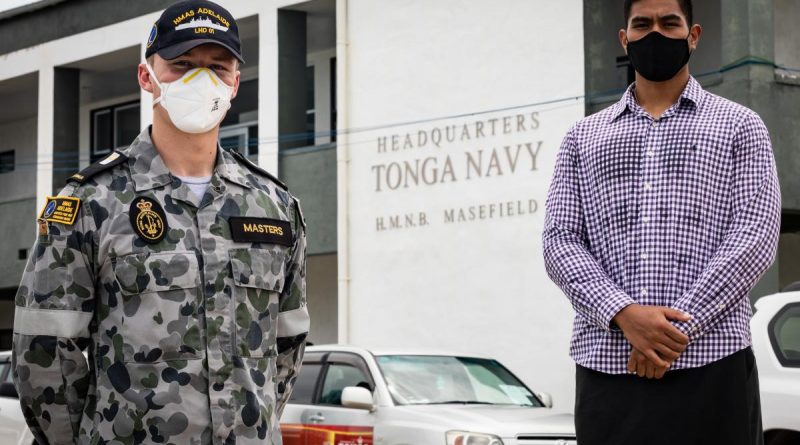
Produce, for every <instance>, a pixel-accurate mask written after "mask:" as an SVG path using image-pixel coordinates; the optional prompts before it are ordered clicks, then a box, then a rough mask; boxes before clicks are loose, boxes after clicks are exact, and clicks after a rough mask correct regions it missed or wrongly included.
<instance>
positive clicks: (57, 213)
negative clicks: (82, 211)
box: [39, 196, 81, 226]
mask: <svg viewBox="0 0 800 445" xmlns="http://www.w3.org/2000/svg"><path fill="white" fill-rule="evenodd" d="M80 207H81V199H80V198H76V197H74V196H48V197H47V202H45V204H44V208H43V209H42V212H41V213H40V214H39V219H43V220H46V221H50V222H55V223H61V224H66V225H68V226H69V225H72V224H73V223H74V222H75V218H76V217H77V216H78V209H79V208H80Z"/></svg>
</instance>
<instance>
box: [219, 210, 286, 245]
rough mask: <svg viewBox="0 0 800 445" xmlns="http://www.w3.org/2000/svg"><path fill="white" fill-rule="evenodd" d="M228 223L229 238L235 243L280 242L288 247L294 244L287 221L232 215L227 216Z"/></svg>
mask: <svg viewBox="0 0 800 445" xmlns="http://www.w3.org/2000/svg"><path fill="white" fill-rule="evenodd" d="M228 224H230V226H231V238H233V240H234V241H236V242H237V243H265V244H281V245H284V246H289V247H291V246H292V245H293V244H294V239H293V237H292V225H291V224H289V221H281V220H279V219H270V218H247V217H242V216H232V217H230V218H228Z"/></svg>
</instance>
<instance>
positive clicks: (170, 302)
mask: <svg viewBox="0 0 800 445" xmlns="http://www.w3.org/2000/svg"><path fill="white" fill-rule="evenodd" d="M113 267H114V275H115V278H116V282H117V284H118V285H119V294H118V295H119V297H120V299H121V301H117V307H116V308H115V309H113V310H112V312H111V314H110V315H111V316H112V317H114V318H115V319H116V320H117V323H118V324H119V326H120V328H119V333H120V335H121V336H122V349H123V356H124V357H125V360H126V361H129V362H130V361H133V362H139V363H154V362H160V361H166V360H189V359H195V358H201V357H202V356H203V354H204V351H205V349H206V348H205V334H204V332H203V325H202V323H201V318H202V314H203V310H204V307H203V304H202V293H201V292H200V276H199V273H198V262H197V257H196V256H195V254H194V252H189V251H181V252H168V253H138V254H131V255H125V256H122V257H118V258H117V259H116V260H115V261H114V263H113ZM115 347H117V346H115Z"/></svg>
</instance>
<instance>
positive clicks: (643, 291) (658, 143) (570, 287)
mask: <svg viewBox="0 0 800 445" xmlns="http://www.w3.org/2000/svg"><path fill="white" fill-rule="evenodd" d="M780 214H781V197H780V189H779V186H778V179H777V174H776V171H775V160H774V157H773V154H772V146H771V144H770V139H769V133H768V131H767V129H766V127H765V126H764V123H763V122H762V121H761V119H760V118H759V117H758V115H757V114H756V113H755V112H753V111H751V110H749V109H748V108H745V107H743V106H741V105H738V104H735V103H733V102H730V101H728V100H726V99H723V98H721V97H719V96H716V95H714V94H711V93H709V92H707V91H704V90H703V88H702V87H701V86H700V84H699V83H697V81H696V80H695V79H694V78H690V79H689V83H688V84H687V85H686V88H685V89H684V91H683V93H682V94H681V97H680V99H679V100H678V102H676V103H675V104H674V105H673V106H672V107H670V108H669V109H668V110H667V111H666V112H665V113H664V115H663V116H661V117H660V118H659V119H657V120H654V119H653V118H652V117H651V116H650V115H648V114H647V112H646V111H645V110H644V109H643V108H642V107H641V106H639V104H638V103H637V102H636V98H635V94H634V86H631V87H630V88H629V89H628V91H627V92H626V93H625V95H624V96H623V97H622V99H621V100H620V101H619V102H618V103H616V104H614V105H612V106H611V107H609V108H606V109H605V110H603V111H601V112H599V113H596V114H594V115H592V116H589V117H586V118H584V119H583V120H581V121H580V122H578V123H577V124H575V126H573V127H572V129H570V131H569V132H568V133H567V136H566V137H565V139H564V142H563V144H562V146H561V150H560V151H559V154H558V157H557V159H556V167H555V173H554V176H553V182H552V184H551V186H550V191H549V194H548V197H547V204H546V217H545V229H544V235H543V238H544V258H545V266H546V268H547V272H548V274H549V275H550V277H551V278H552V279H553V281H554V282H555V283H556V284H557V285H558V286H559V287H560V288H561V289H562V290H563V291H564V293H565V294H566V295H567V297H568V298H569V300H570V302H571V303H572V306H573V307H574V308H575V311H576V315H575V321H574V325H573V335H572V344H571V347H570V355H571V356H572V358H573V359H574V360H575V361H576V362H577V363H578V364H580V365H581V366H584V367H587V368H590V369H594V370H597V371H601V372H605V373H610V374H622V373H627V372H628V371H627V363H628V358H629V357H630V353H631V345H630V343H628V341H627V340H626V339H625V337H624V335H623V333H622V331H621V330H619V328H617V327H616V326H615V325H612V323H611V319H612V318H613V317H614V316H615V315H616V314H617V313H618V312H619V311H620V310H622V309H623V308H624V307H625V306H627V305H629V304H632V303H639V304H643V305H658V306H669V307H672V308H675V309H678V310H681V311H684V312H687V313H689V314H690V315H691V316H692V319H691V320H690V321H689V322H685V323H684V322H676V323H675V325H676V326H677V327H678V328H679V329H680V330H681V331H682V332H684V333H685V334H686V335H688V336H689V338H690V343H689V347H688V348H687V349H686V351H685V352H684V353H683V354H682V355H681V356H680V358H678V360H677V361H675V363H674V364H673V366H672V368H671V369H681V368H693V367H698V366H703V365H706V364H708V363H711V362H714V361H716V360H719V359H721V358H723V357H726V356H728V355H730V354H732V353H734V352H736V351H739V350H741V349H744V348H746V347H747V346H749V345H750V343H751V339H750V325H749V322H750V317H751V316H752V312H751V308H750V301H749V299H748V298H747V295H748V293H749V292H750V289H751V288H752V287H753V286H754V285H755V283H756V282H757V281H758V279H759V278H760V277H761V275H762V274H763V273H764V271H765V270H766V269H767V268H768V267H769V265H770V264H771V263H772V261H773V259H774V257H775V251H776V249H777V242H778V233H779V227H780Z"/></svg>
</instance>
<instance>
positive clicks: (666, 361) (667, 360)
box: [612, 304, 691, 379]
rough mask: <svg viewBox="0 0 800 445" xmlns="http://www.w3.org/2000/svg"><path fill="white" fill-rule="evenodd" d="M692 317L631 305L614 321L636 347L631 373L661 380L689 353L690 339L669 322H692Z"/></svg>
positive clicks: (631, 359) (632, 357) (630, 362)
mask: <svg viewBox="0 0 800 445" xmlns="http://www.w3.org/2000/svg"><path fill="white" fill-rule="evenodd" d="M689 319H691V316H690V315H689V314H686V313H684V312H681V311H678V310H675V309H672V308H668V307H664V306H644V305H640V304H631V305H629V306H627V307H625V308H624V309H622V310H621V311H619V313H617V315H616V316H614V318H613V319H612V321H613V322H614V323H616V325H617V326H619V328H620V329H622V332H623V333H624V334H625V338H627V339H628V342H630V344H631V345H632V346H633V351H632V352H631V357H630V359H628V371H630V372H631V373H636V374H637V375H638V376H639V377H647V378H648V379H652V378H656V379H660V378H661V377H664V374H665V373H666V372H667V370H668V369H669V368H670V366H672V363H673V362H675V360H677V359H678V357H679V356H680V355H681V354H682V353H683V351H685V350H686V346H688V345H689V337H687V336H686V334H684V333H682V332H681V331H680V330H679V329H678V328H676V327H675V326H674V325H673V324H672V323H671V322H670V321H689Z"/></svg>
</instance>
